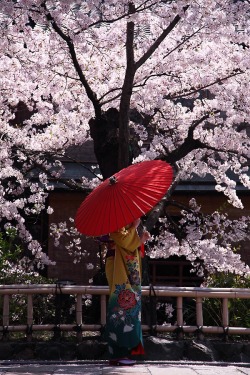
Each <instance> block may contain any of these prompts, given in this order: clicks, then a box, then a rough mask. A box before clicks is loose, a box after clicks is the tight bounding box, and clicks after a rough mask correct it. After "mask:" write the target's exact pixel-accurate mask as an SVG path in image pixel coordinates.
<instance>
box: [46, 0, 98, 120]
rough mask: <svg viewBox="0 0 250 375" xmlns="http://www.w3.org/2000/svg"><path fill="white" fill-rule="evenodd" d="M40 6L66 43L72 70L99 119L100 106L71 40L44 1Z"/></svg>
mask: <svg viewBox="0 0 250 375" xmlns="http://www.w3.org/2000/svg"><path fill="white" fill-rule="evenodd" d="M41 6H42V7H43V8H44V9H45V10H46V18H47V20H48V21H49V22H50V23H51V25H52V27H53V29H54V30H55V32H56V33H57V34H58V35H59V36H60V37H61V38H62V39H63V40H64V41H65V42H66V44H67V46H68V49H69V53H70V56H71V59H72V61H73V65H74V68H75V70H76V72H77V74H78V76H79V78H80V81H81V83H82V85H83V87H84V88H85V91H86V94H87V96H88V98H89V99H90V101H91V102H92V104H93V106H94V109H95V113H96V116H97V117H100V116H101V105H100V103H99V100H98V99H97V96H96V93H95V92H94V91H93V90H92V89H91V87H90V85H89V83H88V81H87V79H86V77H85V75H84V74H83V71H82V69H81V67H80V64H79V62H78V59H77V56H76V52H75V47H74V44H73V42H72V40H71V38H70V37H69V36H68V35H66V34H65V33H64V32H63V31H62V29H61V28H60V27H59V26H58V24H57V23H56V21H55V19H54V18H53V17H52V15H51V13H50V12H49V11H48V9H47V6H46V1H44V2H43V3H42V4H41Z"/></svg>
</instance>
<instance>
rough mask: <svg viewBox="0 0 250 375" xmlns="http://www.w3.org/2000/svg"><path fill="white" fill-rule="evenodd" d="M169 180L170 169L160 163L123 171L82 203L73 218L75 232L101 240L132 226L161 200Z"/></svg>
mask: <svg viewBox="0 0 250 375" xmlns="http://www.w3.org/2000/svg"><path fill="white" fill-rule="evenodd" d="M172 178H173V170H172V167H171V166H170V165H169V164H167V163H165V162H164V161H161V160H149V161H143V162H141V163H138V164H133V165H130V166H129V167H127V168H124V169H122V170H121V171H119V172H117V173H116V174H114V175H113V176H112V177H110V178H107V179H106V180H105V181H103V182H102V183H101V184H100V185H99V186H97V188H95V189H94V190H93V191H92V192H91V193H90V194H89V195H88V196H87V198H86V199H85V200H84V201H83V202H82V204H81V206H80V207H79V209H78V211H77V214H76V218H75V223H76V228H77V229H78V231H79V232H81V233H83V234H85V235H87V236H100V235H104V234H107V233H112V232H114V231H116V230H118V229H120V228H122V227H124V226H125V225H127V224H129V223H132V222H133V221H134V220H135V219H137V218H139V217H141V216H143V215H144V214H146V213H147V212H148V211H150V210H151V208H152V207H154V206H155V205H156V203H157V202H159V201H160V200H161V199H162V198H163V196H164V195H165V194H166V192H167V190H168V188H169V186H170V185H171V183H172Z"/></svg>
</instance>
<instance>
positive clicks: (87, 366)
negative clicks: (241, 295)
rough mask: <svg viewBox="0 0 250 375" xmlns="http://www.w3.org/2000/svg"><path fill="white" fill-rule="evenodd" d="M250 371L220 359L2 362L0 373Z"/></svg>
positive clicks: (212, 374)
mask: <svg viewBox="0 0 250 375" xmlns="http://www.w3.org/2000/svg"><path fill="white" fill-rule="evenodd" d="M80 374H81V375H82V374H85V375H126V374H129V375H130V374H137V375H140V374H142V375H250V365H249V364H243V363H239V364H238V363H237V364H236V363H233V364H232V363H221V362H213V363H211V362H203V363H197V362H185V361H180V362H163V361H158V362H143V363H142V362H139V363H138V364H136V366H133V367H121V366H120V367H111V366H108V363H107V361H101V362H100V361H98V362H97V361H96V362H95V361H77V362H49V361H44V362H30V361H29V362H15V361H3V362H0V375H80Z"/></svg>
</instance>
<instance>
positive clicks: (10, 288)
mask: <svg viewBox="0 0 250 375" xmlns="http://www.w3.org/2000/svg"><path fill="white" fill-rule="evenodd" d="M154 291H155V294H156V296H158V297H166V296H170V297H177V296H182V297H185V298H186V297H193V298H196V297H202V298H244V299H248V298H250V289H248V288H242V289H241V288H199V287H194V288H192V287H186V288H185V287H163V286H155V287H154ZM58 292H60V293H62V294H82V295H86V294H91V295H102V294H104V295H108V294H109V288H108V287H107V286H83V285H62V286H60V287H58V286H56V284H48V285H44V284H37V285H31V284H30V285H0V295H1V294H9V295H11V294H56V293H58ZM142 295H144V296H148V295H150V286H143V287H142Z"/></svg>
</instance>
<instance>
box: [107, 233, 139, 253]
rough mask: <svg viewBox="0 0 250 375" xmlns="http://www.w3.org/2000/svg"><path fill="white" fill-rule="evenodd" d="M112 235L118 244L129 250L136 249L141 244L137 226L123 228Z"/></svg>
mask: <svg viewBox="0 0 250 375" xmlns="http://www.w3.org/2000/svg"><path fill="white" fill-rule="evenodd" d="M110 237H111V238H112V240H113V241H114V242H115V243H116V244H117V245H118V246H120V247H122V248H124V249H127V250H129V251H135V250H136V249H137V248H138V247H139V246H140V244H141V240H140V237H139V236H138V234H137V231H136V228H135V227H131V228H129V229H125V228H123V229H121V230H120V231H118V232H114V233H111V234H110Z"/></svg>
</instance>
